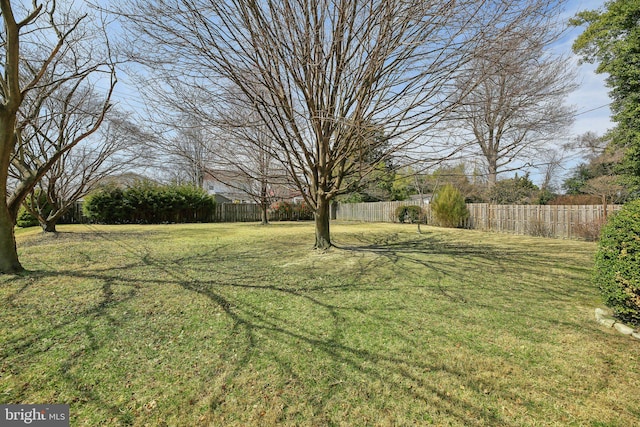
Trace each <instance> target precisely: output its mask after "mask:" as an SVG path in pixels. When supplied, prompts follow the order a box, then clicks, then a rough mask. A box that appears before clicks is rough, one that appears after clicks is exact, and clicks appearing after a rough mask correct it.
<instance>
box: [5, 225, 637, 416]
mask: <svg viewBox="0 0 640 427" xmlns="http://www.w3.org/2000/svg"><path fill="white" fill-rule="evenodd" d="M332 227H333V228H332V232H333V238H334V243H335V244H337V246H338V247H337V248H334V249H331V250H330V251H327V252H325V253H318V252H314V251H312V250H310V248H311V246H312V245H313V226H312V224H309V223H281V224H278V223H276V224H273V225H271V226H268V227H262V226H258V225H254V224H196V225H169V226H61V227H59V229H60V231H61V232H60V233H59V234H58V235H57V236H44V235H42V234H40V233H38V232H36V230H33V231H32V232H29V231H24V232H20V233H19V234H18V235H17V240H18V247H19V251H20V257H21V261H22V263H23V265H24V266H25V268H27V270H28V271H29V272H28V273H27V274H24V275H20V276H0V403H68V404H70V405H71V417H72V422H71V425H73V426H99V425H105V426H111V425H113V426H116V425H134V426H146V425H148V426H200V425H202V426H209V425H211V426H223V425H224V426H245V425H260V426H269V425H291V426H294V425H295V426H325V425H336V426H342V425H344V426H365V425H370V426H405V425H429V424H433V425H438V426H565V425H574V426H633V425H640V363H639V362H640V342H638V341H634V340H632V339H630V338H628V337H625V336H622V335H619V334H618V333H616V332H615V331H613V330H612V329H607V328H604V327H602V326H599V325H598V324H597V323H596V322H595V320H594V309H595V308H596V307H598V306H601V300H600V297H599V295H598V292H597V290H596V289H594V287H593V286H592V285H591V284H590V281H589V277H590V273H591V266H592V264H593V255H594V252H595V245H594V244H592V243H585V242H576V241H563V240H552V239H542V238H531V237H521V236H510V235H499V234H487V233H481V232H475V231H465V230H445V229H436V228H428V227H423V234H417V233H416V229H415V228H414V227H413V226H410V225H405V226H403V225H394V224H340V223H338V224H334V225H333V226H332Z"/></svg>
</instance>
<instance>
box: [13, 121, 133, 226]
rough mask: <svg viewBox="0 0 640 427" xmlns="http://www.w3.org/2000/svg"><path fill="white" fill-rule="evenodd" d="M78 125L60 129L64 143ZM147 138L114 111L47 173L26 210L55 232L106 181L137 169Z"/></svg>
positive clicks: (32, 195)
mask: <svg viewBox="0 0 640 427" xmlns="http://www.w3.org/2000/svg"><path fill="white" fill-rule="evenodd" d="M76 126H77V124H76V123H73V122H72V123H70V124H69V125H68V127H69V129H65V128H61V129H59V132H61V133H62V134H61V135H59V139H60V141H61V142H62V143H64V142H65V141H66V142H67V143H70V142H72V140H71V139H70V138H73V132H69V131H70V130H72V129H74V128H76ZM65 132H66V133H65ZM144 139H145V136H144V135H142V134H141V133H140V132H139V131H138V128H137V127H136V126H134V125H133V124H132V123H131V122H129V121H128V120H127V119H126V118H125V117H124V115H123V114H122V113H119V112H116V111H115V110H113V109H111V110H110V111H109V113H108V115H107V117H105V124H104V125H103V126H101V127H100V129H99V130H98V132H97V133H96V134H95V138H86V139H83V140H81V141H79V142H78V143H77V145H76V146H74V147H73V149H72V150H68V151H65V152H64V154H63V155H62V156H60V157H59V158H58V160H57V161H56V162H55V163H54V164H53V165H52V166H51V168H49V169H48V170H47V172H46V173H45V175H44V176H43V177H42V179H40V180H39V181H38V183H37V184H36V186H35V187H34V189H33V190H32V191H31V193H30V194H29V196H28V197H27V203H25V206H26V208H27V209H28V210H29V211H30V213H31V214H32V215H33V216H35V218H36V219H37V220H38V222H39V223H40V226H41V227H42V229H43V231H46V232H55V231H56V224H57V222H58V220H59V219H60V218H61V217H62V216H63V215H64V214H65V213H67V211H68V210H69V209H70V208H71V207H72V206H73V205H74V204H75V203H76V202H77V201H78V200H80V199H81V198H82V197H84V196H86V195H87V194H89V193H90V192H91V191H92V190H94V189H95V188H96V187H97V186H98V185H99V184H101V183H102V182H103V180H104V179H106V178H109V177H112V176H114V175H116V174H119V173H123V172H127V171H129V170H131V169H132V168H135V167H136V166H138V162H137V160H138V159H140V158H141V157H142V156H141V155H140V151H141V148H142V144H141V142H142V141H143V140H144Z"/></svg>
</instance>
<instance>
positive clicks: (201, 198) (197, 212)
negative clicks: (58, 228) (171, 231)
mask: <svg viewBox="0 0 640 427" xmlns="http://www.w3.org/2000/svg"><path fill="white" fill-rule="evenodd" d="M214 205H215V202H214V200H213V198H212V197H211V196H209V195H208V194H206V193H205V192H204V191H203V190H202V189H199V188H196V187H192V186H178V185H158V184H155V183H152V182H147V181H142V182H138V183H136V184H135V185H134V186H132V187H130V188H127V189H125V190H123V189H121V188H118V187H105V188H102V189H100V190H98V191H96V192H94V193H93V194H91V195H89V196H88V197H87V198H86V199H85V203H84V205H83V211H84V215H85V216H86V217H87V218H88V219H89V220H90V221H92V222H99V223H104V224H161V223H184V222H207V221H210V220H211V219H212V214H213V208H214Z"/></svg>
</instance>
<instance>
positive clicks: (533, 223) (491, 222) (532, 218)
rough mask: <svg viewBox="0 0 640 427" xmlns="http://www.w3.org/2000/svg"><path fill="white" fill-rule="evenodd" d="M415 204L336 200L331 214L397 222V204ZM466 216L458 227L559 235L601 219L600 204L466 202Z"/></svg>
mask: <svg viewBox="0 0 640 427" xmlns="http://www.w3.org/2000/svg"><path fill="white" fill-rule="evenodd" d="M409 205H418V203H415V202H411V201H402V202H375V203H340V204H338V205H336V207H335V214H334V218H335V219H336V220H339V221H364V222H397V221H398V219H397V218H396V215H395V212H396V209H397V208H398V207H399V206H409ZM621 207H622V206H621V205H608V206H607V212H608V213H612V212H615V211H618V210H620V208H621ZM467 208H468V209H469V218H468V219H467V220H466V221H464V223H463V224H461V226H462V227H465V228H469V229H474V230H485V231H497V232H504V233H515V234H529V235H540V236H548V237H559V238H567V239H571V238H576V237H583V234H584V232H585V229H589V228H590V227H597V226H598V224H601V223H602V222H603V221H604V216H605V215H604V206H602V205H492V204H488V203H470V204H467ZM423 209H424V211H425V217H426V222H427V224H434V223H435V219H434V217H433V214H432V213H431V209H430V208H429V205H428V204H425V205H423Z"/></svg>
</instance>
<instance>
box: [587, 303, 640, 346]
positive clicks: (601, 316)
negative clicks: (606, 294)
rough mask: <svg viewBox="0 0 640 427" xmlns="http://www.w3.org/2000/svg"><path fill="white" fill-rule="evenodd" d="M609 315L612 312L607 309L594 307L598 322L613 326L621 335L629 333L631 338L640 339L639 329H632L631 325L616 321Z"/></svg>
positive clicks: (609, 326)
mask: <svg viewBox="0 0 640 427" xmlns="http://www.w3.org/2000/svg"><path fill="white" fill-rule="evenodd" d="M611 315H612V313H611V311H609V310H605V309H602V308H596V320H597V321H598V323H600V324H601V325H603V326H606V327H608V328H615V329H616V331H618V332H620V333H621V334H623V335H629V336H630V337H632V338H635V339H637V340H640V329H635V330H634V329H633V328H632V327H630V326H627V325H625V324H623V323H620V322H618V321H616V319H614V318H613V317H611Z"/></svg>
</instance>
